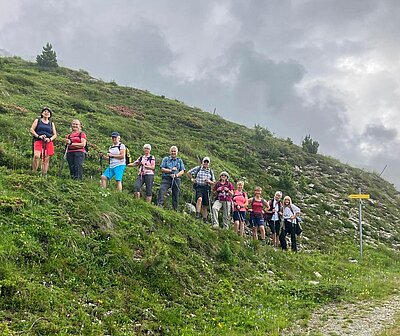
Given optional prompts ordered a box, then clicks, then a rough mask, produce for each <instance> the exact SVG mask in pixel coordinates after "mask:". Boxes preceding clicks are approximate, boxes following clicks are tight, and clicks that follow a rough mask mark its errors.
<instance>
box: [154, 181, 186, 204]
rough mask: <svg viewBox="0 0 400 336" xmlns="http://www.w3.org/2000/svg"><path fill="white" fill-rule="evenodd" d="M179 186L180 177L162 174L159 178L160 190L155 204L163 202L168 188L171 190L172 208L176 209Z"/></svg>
mask: <svg viewBox="0 0 400 336" xmlns="http://www.w3.org/2000/svg"><path fill="white" fill-rule="evenodd" d="M180 187H181V179H180V177H175V178H172V177H170V176H163V178H162V180H161V185H160V190H159V192H158V198H157V205H163V204H164V198H165V194H166V193H167V191H168V189H169V188H171V190H172V207H173V208H174V210H178V203H179V192H180Z"/></svg>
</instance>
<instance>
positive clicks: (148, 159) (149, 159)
mask: <svg viewBox="0 0 400 336" xmlns="http://www.w3.org/2000/svg"><path fill="white" fill-rule="evenodd" d="M142 159H143V155H140V157H139V159H137V161H139V162H142ZM153 159H154V157H153V155H150V156H149V157H148V158H147V162H151V161H152V160H153Z"/></svg>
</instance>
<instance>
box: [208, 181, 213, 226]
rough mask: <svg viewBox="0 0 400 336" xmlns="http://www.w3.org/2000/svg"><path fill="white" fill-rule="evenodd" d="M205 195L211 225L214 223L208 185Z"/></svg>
mask: <svg viewBox="0 0 400 336" xmlns="http://www.w3.org/2000/svg"><path fill="white" fill-rule="evenodd" d="M207 197H208V206H209V207H210V217H211V225H214V224H215V222H214V214H213V211H212V206H211V197H210V187H208V188H207Z"/></svg>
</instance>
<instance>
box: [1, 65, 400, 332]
mask: <svg viewBox="0 0 400 336" xmlns="http://www.w3.org/2000/svg"><path fill="white" fill-rule="evenodd" d="M45 105H46V106H49V107H50V108H52V109H53V111H54V122H55V123H56V126H57V129H58V132H59V137H64V136H65V135H66V134H67V133H68V126H69V123H70V121H71V120H72V119H73V118H79V119H80V120H81V121H82V122H83V124H84V127H85V128H84V131H85V132H86V133H87V134H88V138H89V142H90V143H91V144H92V147H91V149H90V154H91V155H90V157H89V158H88V160H87V161H86V163H85V177H86V178H85V181H84V182H83V183H82V184H79V183H76V182H73V181H71V180H69V178H68V174H67V169H66V168H65V169H64V171H63V172H62V176H61V177H58V172H59V163H60V156H62V152H63V150H62V149H63V145H62V143H61V142H58V143H57V155H56V157H55V158H54V159H53V161H52V164H53V166H52V167H51V168H50V176H49V177H48V178H47V179H43V178H41V177H40V176H38V175H37V174H33V173H31V172H30V170H29V166H30V160H31V137H30V136H29V132H28V130H29V127H30V125H31V123H32V122H33V120H34V118H36V117H37V116H38V115H39V112H40V110H41V107H42V106H45ZM114 130H117V131H119V132H120V133H121V134H122V138H123V142H124V143H126V144H127V145H128V146H129V148H130V150H131V152H132V153H133V155H134V156H139V155H140V154H141V148H142V146H143V144H144V143H151V144H152V146H153V150H152V154H154V155H155V156H156V158H157V159H158V163H159V162H160V158H161V157H162V156H164V155H166V153H167V152H168V149H169V147H170V146H171V145H177V146H178V147H179V149H180V156H181V157H182V158H183V160H184V162H185V164H186V166H187V168H190V167H193V166H194V165H196V164H197V163H198V158H199V157H200V158H201V157H203V156H205V155H207V156H210V157H211V161H212V167H213V169H214V170H215V171H216V172H220V171H221V170H227V171H228V172H229V173H230V174H231V176H232V177H233V178H241V177H245V178H246V181H247V184H246V189H248V190H252V188H253V187H254V186H255V185H261V186H262V187H263V188H264V190H265V193H264V197H267V196H268V197H270V196H272V194H273V192H274V191H275V190H276V189H281V190H282V191H283V192H284V193H285V194H290V195H291V196H292V198H293V200H294V202H295V203H296V204H298V205H299V206H300V207H301V208H302V209H303V210H304V212H305V214H306V216H305V222H304V230H305V232H304V236H303V237H302V239H301V245H302V251H301V252H300V253H298V254H293V253H290V252H289V253H283V252H281V251H277V252H275V251H274V250H273V249H272V248H271V247H270V246H261V245H260V244H254V243H253V242H252V241H251V240H249V239H244V240H243V239H240V238H238V237H237V236H236V235H234V234H233V233H232V232H226V231H218V230H217V231H216V230H211V229H210V228H209V227H207V226H205V225H203V224H201V223H199V222H196V221H194V220H193V219H192V218H191V217H190V216H189V215H187V214H185V213H181V212H179V213H176V212H173V211H170V210H168V208H167V209H166V210H163V209H160V208H157V207H155V206H153V205H150V204H146V203H144V202H142V201H137V200H135V199H133V192H132V187H133V181H134V178H135V174H136V170H135V169H130V170H128V172H127V173H126V175H125V184H124V187H125V190H124V192H122V193H116V192H115V191H114V186H111V188H110V189H108V190H101V189H100V188H99V181H98V180H99V176H100V167H99V161H98V159H97V155H96V154H97V152H98V151H99V150H103V151H105V150H106V148H107V147H108V145H109V141H110V138H109V134H110V133H111V132H112V131H114ZM0 132H1V134H2V140H1V141H0V165H1V166H2V167H1V169H0V211H1V212H0V216H1V217H0V228H1V233H2V234H1V236H0V331H2V332H3V334H5V335H7V334H8V335H17V334H27V335H70V334H76V335H80V334H83V335H102V334H110V335H139V334H149V335H154V334H165V335H170V334H176V335H182V334H186V335H191V334H193V335H198V334H204V335H212V334H215V335H227V334H229V335H235V334H236V335H243V334H249V335H257V334H260V335H265V334H270V335H278V334H279V332H280V330H282V328H284V327H286V326H288V325H290V324H291V323H293V321H296V323H307V318H308V316H309V313H310V311H311V310H312V309H313V308H314V307H316V306H317V305H320V304H323V303H324V302H327V301H330V300H357V299H360V298H364V299H365V298H366V299H373V298H374V297H381V296H385V295H388V294H389V293H391V292H392V291H393V290H394V289H395V288H396V287H398V269H399V255H398V252H397V249H398V246H399V243H400V236H399V232H400V231H399V229H398V228H397V227H396V220H397V218H399V210H398V208H399V195H398V192H397V191H396V190H395V188H394V187H393V185H391V184H389V183H387V182H386V181H384V180H382V179H381V178H379V177H378V176H376V175H375V174H370V173H366V172H364V171H361V170H358V169H354V168H352V167H349V166H347V165H343V164H341V163H340V162H338V161H337V160H334V159H331V158H327V157H323V156H321V155H311V154H307V153H305V152H303V151H302V150H301V148H299V147H298V146H296V145H293V144H292V142H291V140H290V139H287V140H282V139H276V138H274V137H273V136H272V135H271V134H270V132H269V131H268V130H266V129H264V128H261V127H255V128H254V129H249V128H246V127H244V126H240V125H237V124H234V123H231V122H228V121H225V120H223V119H222V118H220V117H219V116H216V115H211V114H209V113H205V112H203V111H201V110H199V109H195V108H190V107H188V106H186V105H184V104H183V103H181V102H179V101H175V100H170V99H167V98H165V97H162V96H154V95H152V94H150V93H148V92H145V91H141V90H137V89H132V88H124V87H119V86H117V85H116V84H115V83H113V82H111V83H105V82H103V81H101V80H96V79H94V78H92V77H90V76H89V74H88V73H87V72H85V71H82V70H81V71H72V70H69V69H65V68H60V69H57V70H56V71H53V72H49V71H40V70H39V69H37V68H36V66H35V65H34V64H32V63H28V62H25V61H23V60H20V59H18V58H0ZM158 173H159V172H158V171H157V174H156V175H157V177H156V187H155V192H157V191H158V187H157V184H158V183H159V181H160V176H159V175H160V174H158ZM359 187H360V188H362V191H363V192H365V193H369V194H371V196H372V199H371V200H370V201H367V202H365V203H364V205H365V206H364V229H365V231H364V233H365V242H366V246H365V250H364V258H363V260H360V259H359V252H358V247H357V238H358V235H357V232H356V230H355V226H356V225H357V221H358V217H357V216H358V214H357V204H356V202H354V201H349V200H348V199H347V195H348V194H349V193H355V192H357V190H358V188H359ZM191 197H192V189H191V184H190V183H189V181H187V180H185V179H184V181H183V187H182V200H181V201H182V203H183V202H185V201H190V200H191ZM169 201H170V200H168V201H167V204H169V203H170V202H169ZM355 261H357V262H355ZM315 272H318V273H319V274H320V275H321V277H320V276H319V274H318V273H315Z"/></svg>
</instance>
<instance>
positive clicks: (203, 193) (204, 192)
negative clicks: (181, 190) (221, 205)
mask: <svg viewBox="0 0 400 336" xmlns="http://www.w3.org/2000/svg"><path fill="white" fill-rule="evenodd" d="M194 189H195V190H196V201H197V199H198V198H199V197H201V204H202V205H204V206H208V205H209V203H210V201H209V198H208V196H209V194H210V187H209V186H208V185H204V186H202V185H196V186H195V187H194Z"/></svg>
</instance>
